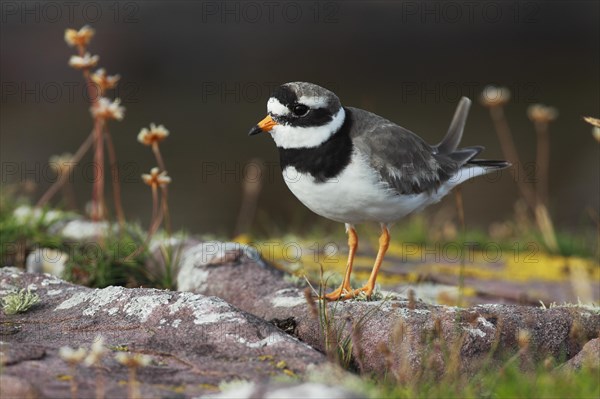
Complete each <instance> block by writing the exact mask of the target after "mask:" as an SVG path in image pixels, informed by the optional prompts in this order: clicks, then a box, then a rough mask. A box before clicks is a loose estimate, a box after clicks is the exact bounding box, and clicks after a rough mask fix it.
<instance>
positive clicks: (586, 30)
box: [0, 1, 600, 234]
mask: <svg viewBox="0 0 600 399" xmlns="http://www.w3.org/2000/svg"><path fill="white" fill-rule="evenodd" d="M599 21H600V8H599V3H598V2H597V1H484V2H474V1H472V2H446V1H427V2H419V1H381V2H377V1H327V2H315V1H306V2H304V1H298V2H281V3H277V2H262V1H258V2H241V1H239V2H238V1H231V2H226V3H223V2H214V1H203V2H201V1H170V2H161V1H144V2H139V1H135V2H128V1H127V2H126V1H123V2H112V1H108V2H98V1H97V2H78V1H73V2H69V3H62V2H42V1H27V2H23V1H13V2H11V1H3V2H2V14H1V29H0V32H1V36H0V45H1V48H0V49H1V59H0V73H1V81H2V99H1V111H0V116H1V120H0V140H1V141H0V144H1V150H0V155H1V159H2V161H1V162H2V184H6V183H14V182H19V181H22V180H23V179H25V178H29V179H35V180H36V182H37V183H39V184H38V189H37V190H38V191H37V194H36V195H37V196H39V195H41V193H42V192H43V191H44V188H46V187H48V185H49V182H48V180H49V178H51V177H52V175H51V174H50V173H49V172H48V170H47V167H46V162H47V160H48V158H49V157H50V156H51V155H53V154H58V153H62V152H66V151H69V152H74V151H75V150H76V148H77V147H78V146H79V143H80V142H81V141H82V140H83V139H84V138H85V137H86V136H87V134H88V132H89V131H90V129H91V118H90V116H89V112H88V105H87V104H86V101H85V98H84V95H83V93H84V86H83V84H82V83H81V74H80V72H78V71H75V70H72V69H70V68H69V67H68V66H67V60H68V58H69V56H70V55H71V54H73V53H74V50H73V49H71V48H69V47H67V46H66V44H65V42H64V40H63V33H64V30H65V28H69V27H71V28H79V27H81V26H82V25H84V24H86V23H88V24H90V25H91V26H93V27H94V28H95V29H96V31H97V32H96V37H94V39H93V41H92V44H91V47H90V51H91V52H92V53H93V54H99V55H100V58H101V60H100V66H102V67H105V68H106V69H107V70H108V72H109V73H110V74H113V73H119V74H121V76H122V81H121V84H120V88H119V90H118V91H117V95H118V96H119V97H121V98H122V99H123V102H124V105H125V106H126V108H127V112H126V116H125V119H124V120H123V121H122V122H113V123H111V133H112V136H113V139H114V141H115V144H116V148H117V152H118V156H119V162H120V164H121V165H122V171H123V178H124V182H123V199H124V205H125V210H126V213H127V215H128V217H129V218H130V219H133V220H141V221H144V223H147V221H148V219H149V215H150V209H151V201H150V193H149V189H148V187H147V186H144V185H143V184H142V183H141V181H140V179H139V175H140V174H141V173H144V172H146V171H148V170H149V169H150V168H151V167H152V166H154V164H155V162H154V160H153V157H152V155H151V152H150V151H149V149H148V148H147V147H143V146H141V145H139V144H138V143H137V142H136V135H137V133H138V132H139V130H140V128H142V127H144V126H147V125H148V124H149V123H150V122H155V123H161V124H165V125H166V127H167V128H168V129H169V130H170V131H171V136H170V137H169V138H168V140H167V141H166V142H164V144H163V145H162V151H163V156H164V158H165V161H166V164H167V167H168V171H169V174H170V176H171V177H172V178H173V183H172V185H171V186H170V190H171V192H170V193H171V194H170V197H171V206H172V213H173V221H174V225H175V227H184V228H186V229H187V230H189V231H191V232H195V233H200V232H216V233H224V234H231V232H232V230H233V227H234V224H235V220H236V218H237V214H238V210H239V207H240V202H241V187H242V178H243V167H244V165H245V164H246V163H247V162H248V161H250V160H251V159H253V158H256V157H258V158H261V159H263V160H264V161H265V162H266V163H267V169H268V171H269V172H270V173H268V174H267V175H266V178H267V179H266V181H265V185H264V189H263V191H262V193H261V195H260V199H259V205H258V206H259V217H260V218H261V220H262V221H263V222H264V221H265V220H269V219H270V220H271V221H272V223H274V224H277V225H283V226H285V225H286V223H288V222H289V223H291V222H292V221H297V220H303V221H304V223H305V224H306V225H310V224H312V223H313V222H316V221H319V220H321V219H320V218H318V217H316V216H314V215H312V214H311V213H310V212H309V211H308V210H306V209H305V208H304V207H303V206H302V205H301V204H300V203H299V202H298V201H297V200H296V199H295V198H294V197H293V196H292V194H291V193H290V192H289V191H288V190H287V188H286V187H285V185H284V183H283V181H282V179H281V176H280V174H279V169H278V165H277V151H276V149H275V146H274V145H273V143H272V140H271V139H270V138H269V137H268V136H266V135H265V136H262V137H252V138H249V137H247V135H246V134H247V131H248V129H249V128H250V127H251V126H252V125H254V124H255V123H256V122H257V121H259V120H260V119H262V118H263V117H264V115H265V110H266V101H267V99H268V96H269V92H270V90H271V89H272V88H273V87H275V86H276V85H278V84H281V83H284V82H288V81H295V80H303V81H310V82H314V83H318V84H321V85H324V86H326V87H328V88H330V89H332V90H333V91H335V92H336V93H337V94H338V95H339V97H340V98H341V100H342V103H343V104H345V105H352V106H357V107H362V108H366V109H368V110H370V111H373V112H376V113H378V114H380V115H383V116H385V117H387V118H388V119H391V120H392V121H394V122H397V123H398V124H400V125H402V126H404V127H407V128H409V129H411V130H413V131H414V132H416V133H418V134H420V135H421V136H423V137H424V138H425V139H426V140H427V141H429V142H430V143H436V142H437V141H438V140H439V139H441V137H442V136H443V134H444V133H445V131H446V129H447V127H448V124H449V122H450V119H451V117H452V114H453V112H454V108H455V105H456V103H457V101H458V99H459V97H460V95H467V96H469V97H471V98H475V99H476V97H477V96H478V94H479V93H480V92H481V89H482V88H483V87H484V86H485V85H487V84H490V83H492V84H497V85H502V86H507V87H508V88H510V89H511V92H512V100H511V102H510V104H509V105H508V106H507V109H506V112H507V117H508V120H509V122H510V124H511V127H512V130H513V134H514V136H515V141H516V143H517V146H518V148H519V151H520V155H521V157H522V160H523V162H525V163H530V162H533V161H534V159H535V132H534V130H533V127H532V125H531V123H530V122H529V120H528V118H527V115H526V109H527V106H528V105H529V104H531V103H536V102H541V103H544V104H548V105H552V106H555V107H556V108H558V110H559V112H560V116H559V118H558V120H557V121H556V122H555V123H554V124H553V125H552V126H551V145H552V156H551V179H550V196H551V200H550V208H551V212H552V214H553V215H554V216H555V220H556V224H557V225H558V226H559V228H561V229H573V230H575V229H579V228H581V227H582V226H585V225H587V224H588V223H589V222H587V217H586V211H585V210H586V208H593V209H598V207H599V201H600V199H599V198H600V194H599V191H600V185H599V178H598V176H599V174H598V170H599V166H600V165H599V163H600V162H599V160H600V157H599V147H598V143H597V142H595V141H594V140H593V138H592V136H591V128H590V126H589V125H586V124H584V123H583V122H582V121H581V117H582V116H584V115H592V116H596V117H598V116H599V115H600V94H599V93H600V87H599V86H600V79H599V71H600V60H599V57H600V56H599V54H600V29H599V26H600V22H599ZM73 85H74V86H73ZM69 87H73V89H72V92H71V91H70V89H69ZM463 144H464V145H465V146H466V145H474V144H482V145H485V146H486V147H487V150H486V152H485V154H484V155H485V157H488V158H501V156H502V154H501V151H500V147H499V144H498V140H497V138H496V135H495V133H494V129H493V125H492V123H491V121H490V119H489V115H488V112H487V109H485V108H483V107H482V106H481V105H480V104H479V103H478V102H477V101H475V103H474V105H473V108H472V110H471V115H470V118H469V121H468V124H467V127H466V131H465V136H464V139H463ZM85 162H91V156H88V157H87V158H86V159H85ZM15 165H16V167H17V169H16V170H17V171H16V172H14V167H15ZM82 171H83V169H80V170H78V171H76V172H75V181H76V190H77V197H78V201H79V204H80V206H83V203H85V201H86V200H87V199H89V198H90V195H91V185H90V184H89V183H86V182H85V180H86V179H85V177H84V176H83V172H82ZM108 186H110V185H108ZM463 193H464V202H465V208H466V209H465V211H466V216H467V221H468V224H469V225H472V226H479V227H485V226H487V225H488V224H489V223H490V222H493V221H498V220H504V219H507V218H510V217H511V215H512V209H513V204H514V202H515V199H516V198H517V190H516V187H515V185H514V183H513V182H512V178H511V177H510V175H509V174H508V173H506V174H504V175H503V176H502V178H501V179H500V180H499V181H497V182H491V181H489V180H486V179H485V178H479V179H476V180H474V181H470V182H468V183H467V184H465V188H464V190H463ZM449 200H450V201H451V199H446V202H448V201H449ZM294 223H296V222H294Z"/></svg>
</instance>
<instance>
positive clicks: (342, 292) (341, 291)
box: [324, 284, 374, 301]
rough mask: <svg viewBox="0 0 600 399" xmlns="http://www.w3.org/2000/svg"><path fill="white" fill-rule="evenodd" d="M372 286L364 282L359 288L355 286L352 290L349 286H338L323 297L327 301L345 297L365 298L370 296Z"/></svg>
mask: <svg viewBox="0 0 600 399" xmlns="http://www.w3.org/2000/svg"><path fill="white" fill-rule="evenodd" d="M373 289H374V286H371V285H369V284H366V285H365V286H363V287H361V288H357V289H355V290H353V289H352V288H350V287H340V288H338V289H336V290H335V291H333V292H330V293H329V294H327V295H325V296H324V298H325V299H327V300H328V301H345V300H347V299H352V298H357V297H366V298H367V299H370V298H371V295H373Z"/></svg>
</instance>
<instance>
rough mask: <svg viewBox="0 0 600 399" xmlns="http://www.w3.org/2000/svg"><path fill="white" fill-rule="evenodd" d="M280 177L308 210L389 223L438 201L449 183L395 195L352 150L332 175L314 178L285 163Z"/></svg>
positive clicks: (345, 219) (348, 220) (332, 216)
mask: <svg viewBox="0 0 600 399" xmlns="http://www.w3.org/2000/svg"><path fill="white" fill-rule="evenodd" d="M283 177H284V180H285V182H286V184H287V186H288V187H289V188H290V190H291V191H292V193H294V195H295V196H296V197H297V198H298V199H299V200H300V201H301V202H302V203H303V204H304V205H306V206H307V207H308V208H309V209H310V210H311V211H313V212H315V213H316V214H318V215H321V216H323V217H326V218H328V219H332V220H335V221H338V222H342V223H350V224H355V223H363V222H379V223H393V222H396V221H398V220H400V219H401V218H403V217H404V216H406V215H408V214H409V213H411V212H414V211H416V210H420V209H422V208H424V207H425V206H427V205H429V204H431V203H434V202H437V201H439V200H440V199H441V198H442V197H443V196H444V195H446V194H447V193H448V191H449V189H450V188H451V187H448V188H446V187H444V186H442V187H441V188H440V189H439V190H438V192H437V193H435V194H433V195H430V194H427V193H422V194H411V195H398V194H397V193H396V192H395V191H393V190H391V189H389V188H388V187H387V186H386V184H385V183H383V182H380V181H379V180H380V179H379V175H378V173H377V172H376V171H374V170H373V169H371V168H370V167H369V165H368V163H367V161H366V160H365V159H364V158H363V156H361V155H359V154H358V153H356V152H354V153H353V154H352V162H351V163H350V164H349V165H348V166H347V167H346V168H345V169H344V170H343V171H342V173H340V175H339V176H337V177H336V178H333V179H330V180H328V181H326V182H323V183H320V182H316V181H315V179H314V178H313V177H312V176H310V175H303V174H300V173H299V172H298V171H297V170H296V169H295V168H294V167H287V168H285V169H284V171H283Z"/></svg>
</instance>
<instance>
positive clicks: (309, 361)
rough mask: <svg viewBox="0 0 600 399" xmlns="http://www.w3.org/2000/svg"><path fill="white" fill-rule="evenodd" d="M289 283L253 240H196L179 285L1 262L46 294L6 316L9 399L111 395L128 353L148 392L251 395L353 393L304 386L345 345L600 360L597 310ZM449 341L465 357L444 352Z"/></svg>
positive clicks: (400, 352)
mask: <svg viewBox="0 0 600 399" xmlns="http://www.w3.org/2000/svg"><path fill="white" fill-rule="evenodd" d="M290 281H291V280H290V279H289V278H286V276H285V275H284V273H283V272H282V271H280V270H278V269H276V268H273V267H271V266H270V265H269V264H268V263H266V262H265V261H264V260H263V259H261V258H260V257H259V256H257V254H256V252H254V251H253V250H251V249H250V248H246V247H243V246H240V245H239V244H233V243H215V242H213V243H193V244H191V245H188V246H186V249H185V251H184V252H183V254H182V268H181V270H180V273H179V276H178V287H179V290H180V291H161V290H155V289H144V288H123V287H107V288H104V289H90V288H86V287H82V286H76V285H72V284H69V283H67V282H65V281H62V280H60V279H58V278H56V277H53V276H50V275H47V274H41V273H23V272H22V271H19V270H17V269H14V268H2V269H0V296H4V295H6V294H7V293H9V292H11V291H14V290H18V289H22V288H26V289H29V290H31V291H35V292H36V293H37V294H38V295H39V297H40V299H41V302H40V303H39V304H38V305H35V306H34V307H33V308H31V309H30V310H29V311H27V312H26V313H21V314H16V315H5V314H2V319H1V321H0V337H1V338H0V340H1V341H2V342H1V344H0V345H1V346H0V352H1V353H2V360H1V362H2V374H1V378H2V390H3V397H68V396H69V395H70V389H71V387H72V382H73V379H75V380H74V381H76V382H77V389H78V397H93V396H94V395H95V393H94V392H95V389H96V386H97V382H98V378H99V377H98V376H100V378H102V381H103V382H102V384H103V386H104V388H105V391H106V397H124V396H126V395H127V390H128V388H129V386H128V380H129V378H130V377H129V374H128V372H129V370H128V369H127V368H126V367H125V366H123V365H121V364H119V363H118V362H117V361H116V360H115V359H114V355H115V354H116V353H119V352H126V353H140V354H146V355H149V356H150V357H151V362H150V364H149V365H148V366H146V367H143V368H140V369H139V370H138V372H137V377H136V380H138V381H139V383H140V384H139V387H140V389H141V394H142V396H143V397H195V396H200V395H210V394H215V393H217V392H218V391H219V386H221V387H222V386H223V385H222V384H223V383H224V382H230V381H233V380H237V379H244V380H249V381H254V382H255V383H256V384H255V385H253V386H251V387H248V386H245V387H244V388H243V389H241V388H238V391H240V390H241V391H240V392H239V395H240V396H241V397H277V396H282V395H284V392H288V393H287V394H288V395H292V396H298V395H300V396H310V397H314V396H315V392H322V393H323V394H327V395H326V396H328V397H334V396H335V397H353V396H355V395H356V394H355V393H354V394H353V393H352V392H347V391H346V390H344V388H343V387H342V388H335V387H334V388H326V387H324V386H320V385H319V384H315V383H314V382H309V383H305V384H301V383H302V381H303V379H304V377H305V376H306V375H307V373H309V374H310V373H311V372H313V373H314V372H315V370H319V367H325V365H326V364H328V363H329V361H328V359H329V360H331V359H332V358H333V357H336V358H338V359H340V356H339V354H340V350H346V356H341V361H342V362H343V361H345V362H346V364H345V365H346V366H348V367H349V368H353V369H355V370H357V371H359V372H363V373H374V374H379V375H383V374H385V373H388V372H398V371H402V372H405V373H414V372H419V370H422V367H423V365H422V364H423V362H427V364H429V365H430V367H431V369H432V370H433V371H434V372H435V373H438V374H439V375H441V374H443V373H444V372H447V371H448V369H449V368H454V369H457V371H458V372H461V373H473V372H474V371H475V370H477V368H478V367H480V366H481V365H482V364H483V363H484V362H485V363H486V364H487V365H490V364H491V365H492V366H493V364H494V362H498V364H500V362H501V361H503V360H504V359H506V357H507V356H508V357H510V356H512V355H514V354H516V353H517V352H518V351H519V348H521V347H522V346H523V342H522V341H523V340H525V339H526V340H527V343H526V344H527V345H528V346H529V347H530V348H531V350H530V352H529V353H531V360H532V361H533V360H538V359H539V360H543V359H547V358H551V359H554V361H555V362H556V364H561V363H563V364H564V365H563V366H562V367H570V368H577V367H580V366H581V364H582V363H583V362H585V361H587V360H586V359H589V358H590V357H591V358H592V359H598V356H599V349H598V348H599V346H598V340H597V339H596V340H594V338H596V337H598V332H599V331H600V314H598V312H597V311H594V310H590V309H586V308H580V307H568V306H564V307H554V308H551V309H543V308H541V307H531V306H518V305H478V306H473V307H470V308H456V307H449V306H434V305H428V304H425V303H424V302H421V301H419V300H414V299H410V300H409V299H406V298H404V297H402V296H400V295H397V294H389V295H386V296H385V297H382V298H380V299H379V300H375V301H368V302H367V301H358V300H353V301H347V302H340V303H330V304H323V303H320V302H318V301H315V300H314V298H311V295H310V292H307V291H306V288H304V287H299V286H297V285H295V283H293V282H290ZM98 336H102V337H103V338H104V340H105V344H106V346H107V347H108V349H109V350H110V353H109V354H108V355H107V356H106V357H105V358H104V360H103V361H102V366H101V367H99V368H88V367H84V366H78V367H76V368H75V369H72V368H70V367H69V365H68V364H67V363H65V361H64V360H63V359H61V358H60V356H59V354H58V351H59V348H60V347H62V346H71V347H75V348H76V347H83V348H89V347H90V345H91V344H92V342H93V341H94V340H95V339H96V337H98ZM586 344H587V345H586ZM584 346H585V349H584ZM449 348H458V350H457V351H456V353H458V354H459V359H453V360H452V361H450V360H449V358H448V356H445V355H444V353H445V351H446V350H447V349H449ZM494 348H501V350H500V351H494V350H493V349H494ZM350 353H351V355H352V356H350ZM523 367H527V364H524V365H523ZM311 370H312V371H311ZM290 378H291V379H292V380H293V381H296V382H295V383H293V384H291V383H290V382H289V379H290ZM285 379H288V382H281V381H283V380H285ZM265 381H275V382H272V383H270V384H266V385H265V384H264V382H265ZM277 381H280V382H279V383H277ZM327 389H336V391H335V392H332V391H328V390H327ZM290 390H291V391H290ZM294 390H295V391H294ZM232 392H233V391H232ZM269 392H270V393H269ZM273 392H275V393H274V394H273ZM289 392H292V393H289ZM294 392H295V393H294Z"/></svg>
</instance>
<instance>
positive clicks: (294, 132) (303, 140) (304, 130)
mask: <svg viewBox="0 0 600 399" xmlns="http://www.w3.org/2000/svg"><path fill="white" fill-rule="evenodd" d="M344 119H346V112H345V111H344V108H340V110H339V111H338V112H337V114H335V115H334V116H333V119H331V121H329V123H327V124H326V125H323V126H312V127H299V126H290V125H275V126H274V127H273V129H271V131H270V132H269V133H271V136H272V137H273V140H275V144H276V145H277V147H282V148H286V149H287V148H311V147H318V146H320V145H321V144H323V143H324V142H326V141H327V140H328V139H329V138H330V137H331V136H332V135H333V134H334V133H335V132H337V131H338V130H339V129H340V128H341V127H342V125H343V124H344Z"/></svg>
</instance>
